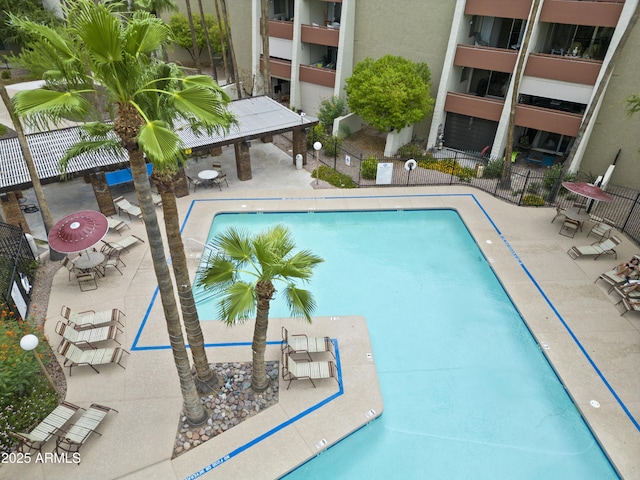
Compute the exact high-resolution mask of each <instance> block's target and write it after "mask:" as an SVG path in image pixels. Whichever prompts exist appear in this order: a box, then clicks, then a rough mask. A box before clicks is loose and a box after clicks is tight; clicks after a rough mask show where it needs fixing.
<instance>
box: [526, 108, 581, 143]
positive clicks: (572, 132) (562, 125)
mask: <svg viewBox="0 0 640 480" xmlns="http://www.w3.org/2000/svg"><path fill="white" fill-rule="evenodd" d="M580 123H582V115H577V114H575V113H568V112H561V111H558V110H550V109H546V108H540V107H533V106H530V105H522V104H518V105H517V106H516V118H515V124H516V125H517V126H520V127H528V128H534V129H536V130H544V131H546V132H553V133H559V134H561V135H567V136H569V137H575V136H576V135H577V134H578V129H579V128H580Z"/></svg>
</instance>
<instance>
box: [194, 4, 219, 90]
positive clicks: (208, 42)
mask: <svg viewBox="0 0 640 480" xmlns="http://www.w3.org/2000/svg"><path fill="white" fill-rule="evenodd" d="M198 9H199V10H200V21H201V22H202V31H203V33H204V43H206V45H207V52H208V53H209V61H210V62H211V69H212V70H213V78H214V79H215V80H216V81H218V75H217V73H216V63H215V60H214V58H213V48H212V46H211V39H210V38H209V26H208V25H207V19H206V18H205V16H204V8H203V7H202V0H198Z"/></svg>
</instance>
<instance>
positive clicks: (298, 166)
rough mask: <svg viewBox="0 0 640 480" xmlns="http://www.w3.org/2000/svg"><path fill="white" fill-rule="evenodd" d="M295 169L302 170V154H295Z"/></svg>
mask: <svg viewBox="0 0 640 480" xmlns="http://www.w3.org/2000/svg"><path fill="white" fill-rule="evenodd" d="M296 170H302V154H301V153H299V154H297V155H296Z"/></svg>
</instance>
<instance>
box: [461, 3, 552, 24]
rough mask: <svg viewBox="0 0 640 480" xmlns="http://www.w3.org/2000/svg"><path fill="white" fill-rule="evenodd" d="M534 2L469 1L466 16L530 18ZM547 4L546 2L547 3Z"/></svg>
mask: <svg viewBox="0 0 640 480" xmlns="http://www.w3.org/2000/svg"><path fill="white" fill-rule="evenodd" d="M531 1H532V0H509V1H507V2H496V1H495V0H467V3H466V5H465V8H464V13H465V14H466V15H479V16H485V17H502V18H522V19H524V18H528V17H529V10H531ZM545 3H546V2H545Z"/></svg>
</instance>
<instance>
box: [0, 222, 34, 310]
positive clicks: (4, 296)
mask: <svg viewBox="0 0 640 480" xmlns="http://www.w3.org/2000/svg"><path fill="white" fill-rule="evenodd" d="M36 269H37V264H36V259H35V257H34V255H33V252H32V251H31V247H30V246H29V242H28V241H27V239H26V237H25V235H24V231H23V230H22V228H20V227H16V226H14V225H9V224H6V223H0V302H3V303H4V304H5V305H7V306H9V307H10V308H11V309H12V310H13V311H15V312H18V313H19V314H20V316H23V314H24V312H26V311H27V310H28V307H29V303H30V301H31V287H32V285H33V283H34V280H35V275H36Z"/></svg>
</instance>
